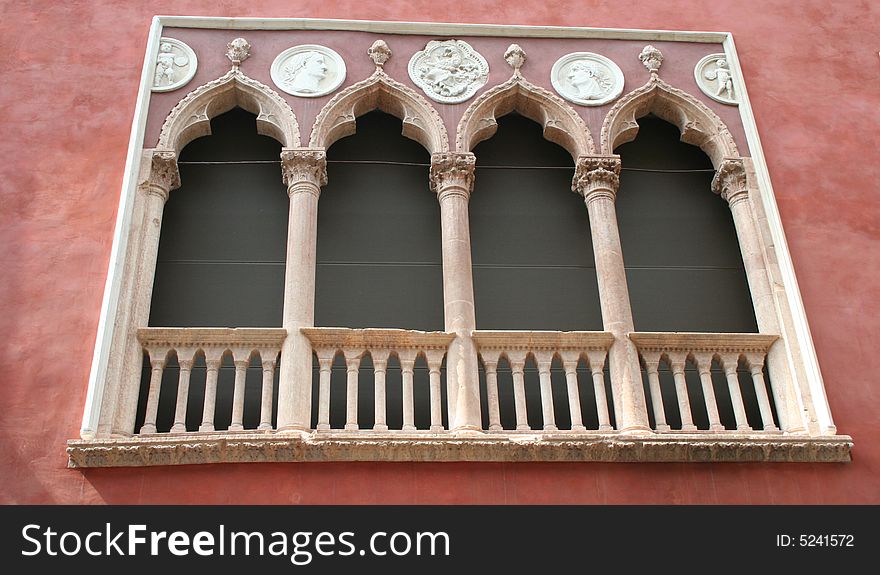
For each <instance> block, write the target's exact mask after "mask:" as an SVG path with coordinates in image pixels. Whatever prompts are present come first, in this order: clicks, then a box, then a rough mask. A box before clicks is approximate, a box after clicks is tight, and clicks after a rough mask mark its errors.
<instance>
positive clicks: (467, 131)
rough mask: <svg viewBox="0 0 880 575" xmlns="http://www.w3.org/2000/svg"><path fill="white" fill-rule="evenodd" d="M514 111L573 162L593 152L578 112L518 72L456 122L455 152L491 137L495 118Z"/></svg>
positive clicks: (469, 149) (496, 87)
mask: <svg viewBox="0 0 880 575" xmlns="http://www.w3.org/2000/svg"><path fill="white" fill-rule="evenodd" d="M513 111H516V112H519V113H520V114H522V115H523V116H525V117H527V118H529V119H530V120H533V121H535V122H537V123H539V124H540V125H541V126H542V127H543V129H544V138H546V139H547V140H549V141H551V142H553V143H555V144H559V145H560V146H562V147H563V148H565V149H566V150H567V151H568V152H569V153H570V154H571V156H572V158H574V159H575V160H576V159H577V157H578V156H582V155H591V154H594V153H595V146H594V144H593V138H592V136H591V135H590V130H589V128H587V125H586V123H585V122H584V120H583V119H582V118H581V117H580V116H579V115H578V113H577V112H576V111H575V110H574V109H573V108H571V106H569V105H568V104H566V103H565V102H564V101H562V99H561V98H559V97H558V96H556V95H555V94H553V93H551V92H549V91H548V90H545V89H544V88H541V87H540V86H536V85H534V84H532V83H531V82H529V81H528V80H526V79H525V78H524V77H523V76H522V75H521V74H520V73H519V70H518V69H517V70H516V72H515V73H514V75H513V76H512V77H511V78H510V79H509V80H507V81H506V82H504V83H503V84H499V85H497V86H495V87H494V88H492V89H490V90H488V91H486V92H484V93H483V94H482V95H481V96H480V97H479V98H477V99H476V100H475V101H474V103H473V104H471V105H470V106H469V107H468V109H467V110H465V113H464V115H463V116H462V118H461V121H460V122H459V123H458V130H457V134H456V141H455V147H456V150H457V151H459V152H469V151H471V150H473V149H474V147H475V146H476V145H477V144H478V143H480V142H482V141H483V140H486V139H488V138H491V137H492V136H493V135H494V134H495V132H496V131H497V130H498V122H497V119H498V118H500V117H501V116H504V115H505V114H508V113H510V112H513Z"/></svg>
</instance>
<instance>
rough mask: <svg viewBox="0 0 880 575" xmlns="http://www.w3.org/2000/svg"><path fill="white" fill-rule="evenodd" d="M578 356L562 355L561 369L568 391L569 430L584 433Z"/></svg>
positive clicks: (574, 354)
mask: <svg viewBox="0 0 880 575" xmlns="http://www.w3.org/2000/svg"><path fill="white" fill-rule="evenodd" d="M577 366H578V354H577V353H573V352H564V353H563V354H562V368H563V369H564V370H565V386H566V388H567V391H568V410H569V412H570V413H571V430H572V431H575V432H577V431H586V430H587V428H586V427H584V418H583V416H582V415H581V394H580V391H578V376H577Z"/></svg>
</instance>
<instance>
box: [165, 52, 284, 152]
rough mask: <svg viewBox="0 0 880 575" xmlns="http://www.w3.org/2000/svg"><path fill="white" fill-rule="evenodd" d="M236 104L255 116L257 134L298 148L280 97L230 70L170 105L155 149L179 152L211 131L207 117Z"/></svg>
mask: <svg viewBox="0 0 880 575" xmlns="http://www.w3.org/2000/svg"><path fill="white" fill-rule="evenodd" d="M236 106H238V107H240V108H243V109H245V110H247V111H248V112H250V113H252V114H255V115H256V116H257V132H258V133H259V134H262V135H264V136H270V137H272V138H275V139H276V140H278V141H279V142H280V143H281V145H282V146H284V147H285V148H297V147H299V145H300V136H299V124H298V123H297V121H296V116H295V115H294V113H293V110H292V109H291V108H290V106H289V105H288V104H287V102H286V101H285V100H284V98H282V97H281V96H280V95H278V92H276V91H274V90H273V89H272V88H270V87H268V86H266V85H265V84H263V83H261V82H258V81H257V80H254V79H253V78H249V77H248V76H245V75H244V74H243V73H242V72H241V70H238V69H232V70H230V71H229V72H227V73H226V74H224V75H223V76H221V77H219V78H217V79H216V80H213V81H211V82H208V83H207V84H205V85H203V86H200V87H198V88H196V89H195V90H193V91H192V92H190V93H189V94H187V95H186V97H185V98H183V99H182V100H181V101H180V102H178V103H177V105H176V106H174V109H172V110H171V113H169V114H168V117H167V118H165V123H164V124H162V131H161V133H160V134H159V143H158V144H157V145H156V148H158V149H160V150H173V151H174V152H176V153H177V154H180V151H181V150H182V149H183V148H184V147H185V146H186V145H187V144H188V143H190V142H192V141H193V140H195V139H196V138H200V137H202V136H208V135H210V134H211V118H213V117H215V116H219V115H220V114H223V113H225V112H228V111H229V110H231V109H233V108H235V107H236Z"/></svg>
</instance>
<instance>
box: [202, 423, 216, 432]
mask: <svg viewBox="0 0 880 575" xmlns="http://www.w3.org/2000/svg"><path fill="white" fill-rule="evenodd" d="M199 431H214V424H213V423H203V424H201V425H200V426H199Z"/></svg>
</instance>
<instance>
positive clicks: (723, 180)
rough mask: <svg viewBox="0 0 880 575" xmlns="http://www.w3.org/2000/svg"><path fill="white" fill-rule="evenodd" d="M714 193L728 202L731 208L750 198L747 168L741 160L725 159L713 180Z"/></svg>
mask: <svg viewBox="0 0 880 575" xmlns="http://www.w3.org/2000/svg"><path fill="white" fill-rule="evenodd" d="M712 191H713V192H715V193H716V194H718V195H720V196H721V197H722V198H723V199H725V200H727V203H728V204H730V205H731V206H732V205H733V204H734V203H736V202H738V201H739V200H744V199H747V198H748V197H749V186H748V180H747V179H746V168H745V164H744V163H743V161H742V159H741V158H725V159H724V160H723V161H722V162H721V165H720V166H719V167H718V171H716V172H715V177H714V178H712Z"/></svg>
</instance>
